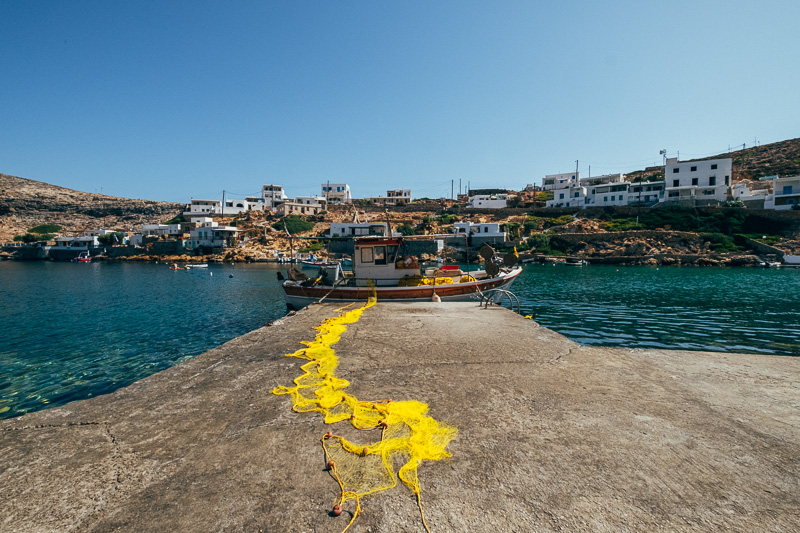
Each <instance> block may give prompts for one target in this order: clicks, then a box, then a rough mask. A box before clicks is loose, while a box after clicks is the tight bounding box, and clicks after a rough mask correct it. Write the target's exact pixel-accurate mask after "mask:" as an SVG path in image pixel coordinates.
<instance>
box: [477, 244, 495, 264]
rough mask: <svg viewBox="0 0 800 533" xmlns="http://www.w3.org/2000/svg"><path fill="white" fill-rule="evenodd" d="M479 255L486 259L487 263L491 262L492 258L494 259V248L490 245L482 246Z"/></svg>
mask: <svg viewBox="0 0 800 533" xmlns="http://www.w3.org/2000/svg"><path fill="white" fill-rule="evenodd" d="M478 255H480V256H481V257H483V258H484V259H486V261H489V260H490V259H491V258H492V257H494V248H492V247H491V246H489V245H488V244H484V245H483V246H481V249H480V251H478Z"/></svg>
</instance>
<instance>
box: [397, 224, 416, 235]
mask: <svg viewBox="0 0 800 533" xmlns="http://www.w3.org/2000/svg"><path fill="white" fill-rule="evenodd" d="M396 229H397V231H399V232H400V234H401V235H416V232H415V231H414V228H413V227H411V226H409V225H408V224H400V225H399V226H397V228H396Z"/></svg>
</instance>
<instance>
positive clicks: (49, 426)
mask: <svg viewBox="0 0 800 533" xmlns="http://www.w3.org/2000/svg"><path fill="white" fill-rule="evenodd" d="M103 423H105V422H103ZM100 424H101V423H100V422H67V423H66V424H37V425H35V426H22V427H10V428H3V431H26V430H29V429H53V428H68V427H76V426H99V425H100Z"/></svg>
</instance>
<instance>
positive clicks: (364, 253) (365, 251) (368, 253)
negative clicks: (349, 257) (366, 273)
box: [361, 247, 373, 263]
mask: <svg viewBox="0 0 800 533" xmlns="http://www.w3.org/2000/svg"><path fill="white" fill-rule="evenodd" d="M372 261H373V259H372V248H371V247H367V248H362V249H361V262H362V263H372Z"/></svg>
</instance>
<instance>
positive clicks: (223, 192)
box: [220, 189, 225, 219]
mask: <svg viewBox="0 0 800 533" xmlns="http://www.w3.org/2000/svg"><path fill="white" fill-rule="evenodd" d="M220 217H221V218H223V219H224V218H225V189H222V212H221V213H220Z"/></svg>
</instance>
